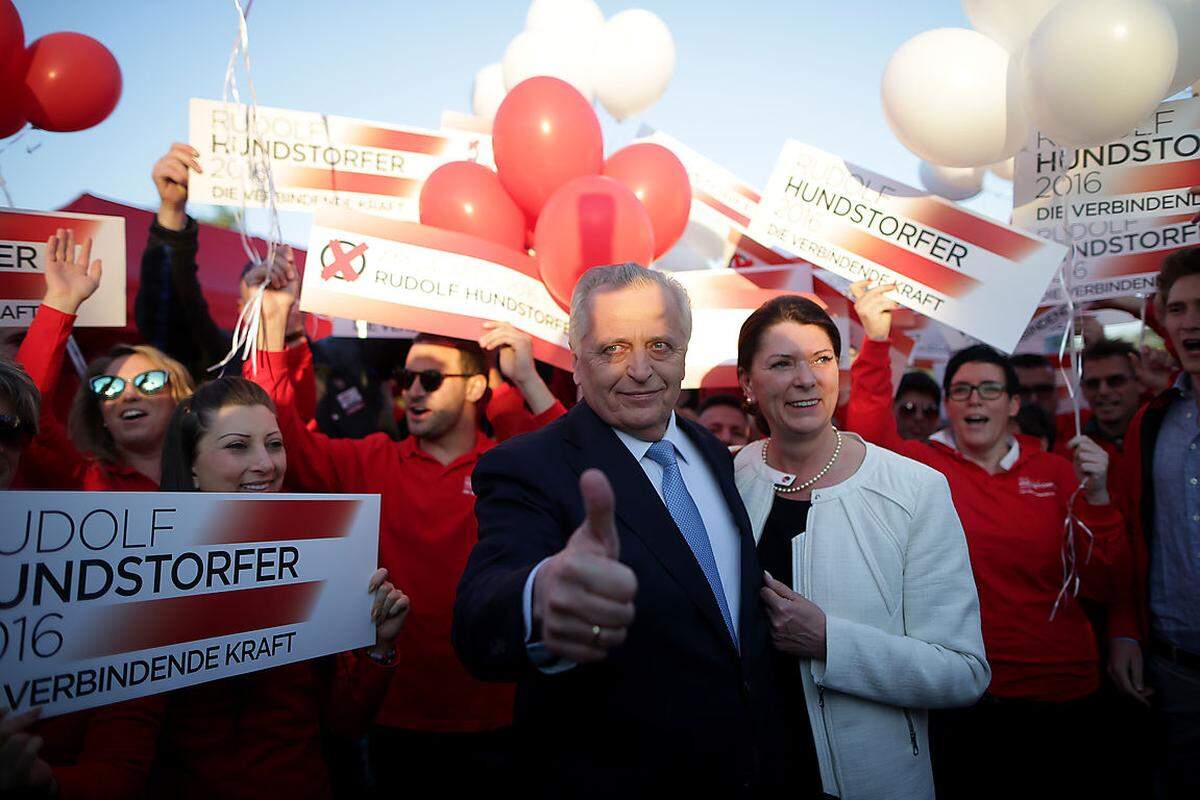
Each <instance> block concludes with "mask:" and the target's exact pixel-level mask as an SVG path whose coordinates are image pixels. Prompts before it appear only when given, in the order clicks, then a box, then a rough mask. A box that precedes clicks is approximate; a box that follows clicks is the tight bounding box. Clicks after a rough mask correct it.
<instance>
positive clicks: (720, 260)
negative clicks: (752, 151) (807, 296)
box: [635, 126, 801, 271]
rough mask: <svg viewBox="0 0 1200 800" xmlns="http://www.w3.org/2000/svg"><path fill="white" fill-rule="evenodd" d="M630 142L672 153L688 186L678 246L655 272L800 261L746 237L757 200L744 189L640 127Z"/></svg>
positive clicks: (660, 261) (668, 139)
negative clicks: (684, 172)
mask: <svg viewBox="0 0 1200 800" xmlns="http://www.w3.org/2000/svg"><path fill="white" fill-rule="evenodd" d="M636 142H650V143H653V144H657V145H661V146H662V147H665V148H667V149H668V150H670V151H671V152H672V153H674V154H675V156H676V157H677V158H678V159H679V160H680V161H681V162H682V163H683V166H684V169H686V170H687V173H688V180H689V181H690V182H691V185H692V208H691V211H690V212H689V214H688V224H687V228H686V229H685V230H684V233H683V236H682V237H681V238H680V240H679V242H678V243H676V245H675V246H674V247H672V248H671V249H670V250H668V251H667V252H666V253H664V254H663V255H662V256H661V257H660V258H659V259H658V260H657V262H656V264H657V266H658V267H659V269H663V270H670V271H676V270H678V271H683V270H695V269H724V268H726V267H732V268H734V269H748V268H753V267H762V266H782V265H784V264H793V263H799V262H800V261H801V260H800V259H796V258H791V257H789V256H787V255H786V254H783V253H779V252H776V251H775V250H772V249H771V248H770V247H766V246H765V245H762V244H759V243H758V242H757V241H755V240H754V239H753V238H751V237H750V235H749V234H748V232H747V229H746V226H747V225H748V224H749V223H750V217H751V216H753V214H754V209H755V208H757V207H758V202H759V200H760V199H761V195H760V194H759V193H758V191H757V190H756V189H754V188H753V187H751V186H750V185H749V184H748V183H746V182H745V181H743V180H742V179H741V178H739V177H737V176H736V175H734V174H733V173H732V172H730V171H729V170H727V169H725V168H724V167H722V166H721V165H720V164H717V163H716V162H715V161H712V160H710V159H708V158H705V157H704V156H702V155H700V154H699V153H697V152H696V151H695V150H693V149H692V148H690V147H688V146H687V145H685V144H684V143H683V142H681V141H679V140H678V139H676V138H675V137H673V136H669V135H668V134H666V133H663V132H662V131H656V130H654V129H653V128H650V127H647V126H642V128H640V129H639V130H638V138H637V139H636ZM636 142H635V143H636Z"/></svg>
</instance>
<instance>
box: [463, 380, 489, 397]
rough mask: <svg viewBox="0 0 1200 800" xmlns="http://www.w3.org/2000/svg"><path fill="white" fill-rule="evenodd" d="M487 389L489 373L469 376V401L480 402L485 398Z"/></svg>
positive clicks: (467, 395) (467, 394)
mask: <svg viewBox="0 0 1200 800" xmlns="http://www.w3.org/2000/svg"><path fill="white" fill-rule="evenodd" d="M487 389H488V379H487V375H472V376H471V377H469V378H467V393H466V399H467V402H469V403H478V402H479V401H480V400H482V399H483V395H484V392H486V391H487Z"/></svg>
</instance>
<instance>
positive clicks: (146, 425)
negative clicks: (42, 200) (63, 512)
mask: <svg viewBox="0 0 1200 800" xmlns="http://www.w3.org/2000/svg"><path fill="white" fill-rule="evenodd" d="M91 249H92V242H91V240H90V239H89V240H87V241H86V242H85V243H84V244H83V246H82V247H81V248H80V253H79V254H78V256H77V255H76V247H75V241H74V236H73V234H72V232H71V231H70V230H59V231H58V233H57V235H55V236H51V237H50V239H49V240H48V241H47V242H46V294H45V296H44V297H43V299H42V305H41V307H40V308H38V311H37V315H36V316H35V317H34V320H33V324H32V325H31V326H30V328H29V333H28V334H27V335H26V336H25V341H24V342H23V343H22V344H21V348H20V350H18V351H17V361H19V362H20V363H21V364H22V366H24V367H25V369H26V370H27V371H28V372H29V375H30V377H31V378H33V381H34V383H35V384H36V385H37V387H38V390H39V391H41V393H42V397H43V402H42V412H41V419H40V423H39V430H38V435H37V437H36V438H35V439H34V440H33V442H32V443H30V445H29V447H28V448H27V449H26V451H25V455H24V458H23V460H22V466H21V473H20V482H21V485H23V486H28V487H31V488H38V489H84V490H88V491H142V492H144V491H154V490H155V489H157V488H158V477H159V474H158V473H159V468H160V465H161V461H162V442H163V435H164V433H165V432H166V429H167V422H168V421H169V420H170V418H171V412H172V410H174V408H175V405H176V403H178V402H179V401H180V400H183V399H184V398H186V397H188V396H189V395H191V393H192V379H191V376H190V375H188V372H187V370H186V369H185V368H184V367H183V365H182V364H180V363H179V362H178V361H175V360H174V359H173V358H171V357H169V356H167V355H165V354H164V353H162V352H160V351H158V350H156V349H154V348H153V347H149V346H147V345H118V346H117V347H115V348H113V349H112V350H111V351H110V352H109V353H108V355H106V356H103V357H101V358H98V359H96V360H95V361H93V362H92V363H91V364H90V365H89V366H88V371H87V376H86V377H85V379H84V382H83V385H82V386H80V388H79V394H77V395H76V397H75V402H74V405H73V406H72V409H71V420H70V421H71V436H70V437H68V435H67V431H66V429H65V428H64V427H63V424H62V422H61V421H60V420H58V419H56V418H55V417H54V413H53V411H52V410H51V406H52V404H51V402H50V401H49V398H50V397H51V396H52V395H53V394H54V390H55V382H56V381H57V379H58V375H59V373H60V372H61V370H62V361H63V354H64V353H65V352H66V348H67V339H68V338H69V337H70V335H71V328H72V327H73V326H74V324H75V312H76V311H77V310H78V309H79V306H80V305H81V304H82V303H83V301H84V300H87V299H88V298H89V297H91V296H92V294H93V293H94V292H95V291H96V289H97V287H98V286H99V285H100V273H101V269H102V265H101V263H100V260H99V259H96V260H94V261H93V260H91Z"/></svg>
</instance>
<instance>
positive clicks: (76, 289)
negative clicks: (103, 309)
mask: <svg viewBox="0 0 1200 800" xmlns="http://www.w3.org/2000/svg"><path fill="white" fill-rule="evenodd" d="M80 250H81V252H79V253H78V255H77V254H76V249H75V234H74V233H73V232H72V231H71V230H70V229H69V228H68V229H66V230H64V229H63V228H59V229H58V231H57V232H56V233H55V234H54V235H53V236H51V237H50V238H49V239H47V240H46V294H45V295H44V296H43V297H42V303H43V304H45V305H48V306H50V307H51V308H53V309H56V310H58V311H61V312H63V313H64V314H74V313H75V312H76V311H78V310H79V306H81V305H83V301H84V300H87V299H88V298H89V297H91V296H92V295H93V294H95V292H96V289H97V288H98V287H99V286H100V275H101V273H102V272H103V267H102V265H101V264H100V259H98V258H97V259H96V260H95V261H93V260H91V259H92V240H91V239H90V238H89V239H87V241H85V242H84V243H83V247H82V248H80Z"/></svg>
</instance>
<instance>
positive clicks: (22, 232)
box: [0, 208, 125, 328]
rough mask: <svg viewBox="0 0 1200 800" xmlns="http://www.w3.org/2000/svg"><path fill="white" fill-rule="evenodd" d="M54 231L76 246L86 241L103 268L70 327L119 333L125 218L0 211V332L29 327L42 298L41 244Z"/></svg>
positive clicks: (43, 260)
mask: <svg viewBox="0 0 1200 800" xmlns="http://www.w3.org/2000/svg"><path fill="white" fill-rule="evenodd" d="M59 228H68V229H70V230H71V231H72V232H73V234H74V236H75V241H76V242H77V243H78V244H81V245H82V244H83V242H84V241H85V240H86V239H88V238H91V240H92V258H93V259H97V258H98V259H100V261H101V262H102V264H103V268H104V273H103V276H102V277H101V279H100V288H98V289H97V290H96V293H95V294H93V295H92V296H91V297H89V298H88V299H87V300H86V301H85V302H84V303H83V305H81V306H80V307H79V316H78V318H77V319H76V320H75V324H76V325H78V326H80V327H124V325H125V218H124V217H108V216H103V215H100V214H76V213H74V212H69V211H25V210H23V209H19V208H2V209H0V327H9V328H11V327H24V326H28V325H29V324H30V323H31V322H33V315H34V314H35V313H36V312H37V307H38V306H39V305H41V302H42V296H43V295H45V293H46V278H45V272H46V240H47V239H49V238H50V237H51V236H53V235H54V234H55V232H56V231H57V230H58V229H59ZM79 252H82V251H79Z"/></svg>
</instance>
